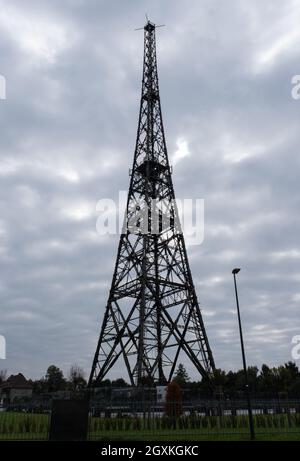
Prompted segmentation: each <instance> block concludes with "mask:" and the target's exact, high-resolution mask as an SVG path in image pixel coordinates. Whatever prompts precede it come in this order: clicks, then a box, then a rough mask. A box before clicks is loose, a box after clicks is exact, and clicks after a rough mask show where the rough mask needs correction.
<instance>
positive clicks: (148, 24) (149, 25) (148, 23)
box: [134, 13, 165, 31]
mask: <svg viewBox="0 0 300 461" xmlns="http://www.w3.org/2000/svg"><path fill="white" fill-rule="evenodd" d="M145 18H146V24H145V25H144V27H138V28H137V29H134V30H148V31H149V29H152V30H153V29H157V28H158V27H165V24H159V25H156V24H155V23H154V22H152V21H150V19H149V18H148V15H147V13H146V14H145Z"/></svg>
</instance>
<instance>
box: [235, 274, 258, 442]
mask: <svg viewBox="0 0 300 461" xmlns="http://www.w3.org/2000/svg"><path fill="white" fill-rule="evenodd" d="M240 270H241V269H239V268H236V269H233V271H232V274H233V279H234V289H235V299H236V307H237V314H238V321H239V330H240V340H241V349H242V357H243V367H244V375H245V389H246V397H247V404H248V417H249V428H250V437H251V440H254V439H255V432H254V424H253V415H252V407H251V399H250V390H249V383H248V371H247V364H246V356H245V348H244V339H243V331H242V322H241V315H240V305H239V298H238V292H237V286H236V275H237V274H238V273H239V272H240Z"/></svg>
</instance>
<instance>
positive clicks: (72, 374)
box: [69, 364, 86, 392]
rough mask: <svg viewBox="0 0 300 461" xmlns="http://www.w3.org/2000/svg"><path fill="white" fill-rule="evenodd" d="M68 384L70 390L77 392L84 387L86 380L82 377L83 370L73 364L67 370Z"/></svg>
mask: <svg viewBox="0 0 300 461" xmlns="http://www.w3.org/2000/svg"><path fill="white" fill-rule="evenodd" d="M69 384H70V387H71V391H72V392H77V391H80V390H82V389H84V388H85V387H86V380H85V378H84V370H83V369H82V368H81V367H80V366H78V365H76V364H74V365H72V366H71V368H70V371H69Z"/></svg>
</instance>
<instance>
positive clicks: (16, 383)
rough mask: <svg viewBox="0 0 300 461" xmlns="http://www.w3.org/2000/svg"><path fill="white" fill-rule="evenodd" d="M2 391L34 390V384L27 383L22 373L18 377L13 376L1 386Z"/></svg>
mask: <svg viewBox="0 0 300 461" xmlns="http://www.w3.org/2000/svg"><path fill="white" fill-rule="evenodd" d="M0 389H3V390H4V389H32V384H31V383H30V382H29V381H27V379H26V378H25V376H24V375H22V373H19V374H18V375H11V376H10V377H9V378H7V380H6V381H5V382H4V383H3V384H1V386H0Z"/></svg>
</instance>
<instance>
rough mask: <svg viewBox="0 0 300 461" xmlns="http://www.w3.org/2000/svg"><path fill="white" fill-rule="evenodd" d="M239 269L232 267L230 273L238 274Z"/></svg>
mask: <svg viewBox="0 0 300 461" xmlns="http://www.w3.org/2000/svg"><path fill="white" fill-rule="evenodd" d="M240 270H241V269H239V268H236V269H233V270H232V273H233V274H234V275H236V274H238V273H239V272H240Z"/></svg>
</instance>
